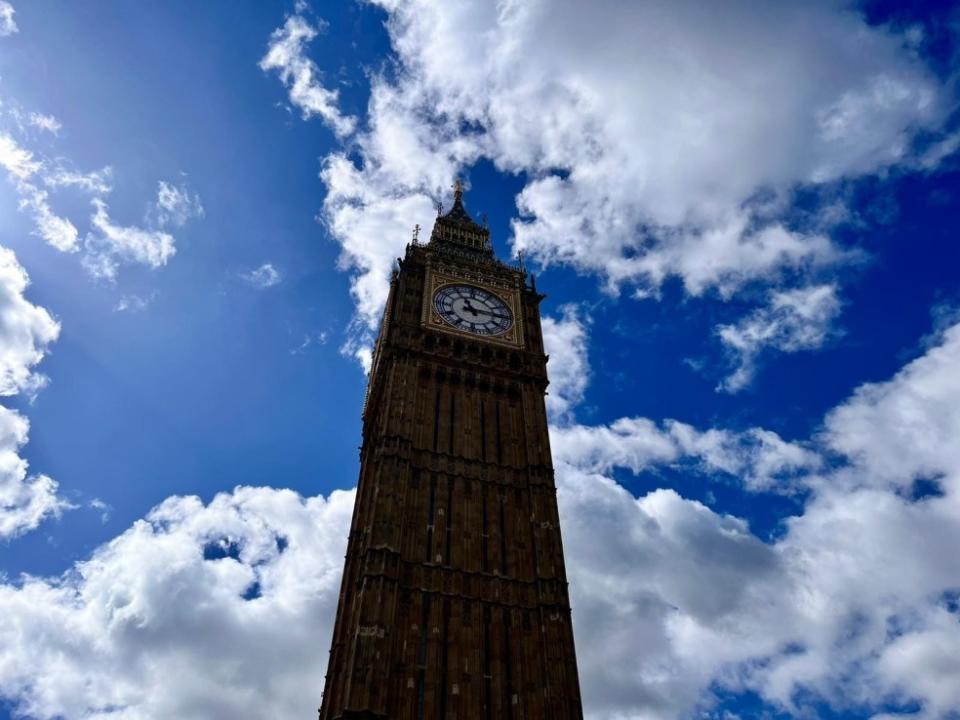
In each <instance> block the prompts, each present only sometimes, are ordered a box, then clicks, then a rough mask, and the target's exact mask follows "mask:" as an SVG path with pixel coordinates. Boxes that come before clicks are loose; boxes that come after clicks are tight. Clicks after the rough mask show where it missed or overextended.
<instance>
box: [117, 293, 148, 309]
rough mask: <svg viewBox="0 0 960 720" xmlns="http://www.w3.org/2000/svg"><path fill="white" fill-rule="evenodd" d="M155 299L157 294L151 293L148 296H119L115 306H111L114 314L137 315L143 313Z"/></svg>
mask: <svg viewBox="0 0 960 720" xmlns="http://www.w3.org/2000/svg"><path fill="white" fill-rule="evenodd" d="M156 299H157V293H156V292H152V293H150V294H149V295H145V296H144V295H121V296H120V299H119V300H117V303H116V305H114V306H113V311H114V312H129V313H138V312H143V311H144V310H146V309H147V308H148V307H150V305H151V303H153V301H154V300H156Z"/></svg>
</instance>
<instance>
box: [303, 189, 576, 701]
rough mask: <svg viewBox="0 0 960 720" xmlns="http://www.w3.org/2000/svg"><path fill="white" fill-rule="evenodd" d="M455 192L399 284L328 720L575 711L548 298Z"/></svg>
mask: <svg viewBox="0 0 960 720" xmlns="http://www.w3.org/2000/svg"><path fill="white" fill-rule="evenodd" d="M462 196H463V191H462V188H461V186H460V185H459V183H458V184H457V186H456V188H455V193H454V203H453V207H452V208H451V210H450V212H448V213H447V214H446V215H443V216H439V217H438V218H437V220H436V224H435V225H434V227H433V232H432V234H431V236H430V241H429V243H426V244H424V243H420V242H418V241H417V240H416V239H414V241H413V242H412V243H411V244H410V245H408V246H407V250H406V255H405V257H404V258H403V260H402V261H401V262H400V265H399V270H398V271H397V272H396V273H395V275H394V277H393V280H392V282H391V284H390V295H389V299H388V300H387V305H386V308H385V309H384V314H383V324H382V326H381V329H380V336H379V338H378V340H377V345H376V348H375V351H374V355H373V365H372V368H371V371H370V383H369V387H368V390H367V402H366V406H365V408H364V415H363V446H362V448H361V453H360V454H361V460H360V481H359V485H358V488H357V500H356V506H355V508H354V512H353V523H352V526H351V529H350V539H349V543H348V546H347V556H346V563H345V566H344V572H343V584H342V587H341V590H340V604H339V607H338V609H337V619H336V624H335V627H334V632H333V644H332V648H331V650H330V661H329V666H328V669H327V678H326V686H325V689H324V694H323V703H322V707H321V709H320V718H321V720H339V719H341V718H342V719H343V720H347V719H348V718H349V719H353V718H365V719H366V718H389V719H390V720H426V719H429V720H434V719H446V718H450V719H453V718H459V719H461V720H501V719H510V720H540V719H541V718H542V719H545V720H546V719H549V720H568V719H571V718H581V717H582V715H583V713H582V710H581V702H580V688H579V683H578V681H577V663H576V656H575V654H574V646H573V629H572V626H571V622H570V603H569V599H568V595H567V578H566V572H565V570H564V564H563V548H562V545H561V541H560V523H559V518H558V515H557V497H556V487H555V485H554V477H553V464H552V462H551V458H550V441H549V437H548V434H547V415H546V409H545V406H544V394H545V392H546V388H547V358H546V356H545V355H544V352H543V338H542V336H541V330H540V310H539V306H540V301H541V300H542V299H543V295H540V294H538V293H537V291H536V288H535V287H531V286H528V285H527V282H526V274H525V272H524V271H523V270H522V269H520V268H516V267H513V266H510V265H507V264H504V263H502V262H500V261H499V260H497V259H496V257H495V256H494V254H493V250H492V247H491V245H490V233H489V231H488V230H487V229H486V228H485V227H483V226H481V225H478V224H477V223H475V222H474V221H473V220H472V219H471V218H470V216H469V215H468V214H467V212H466V210H465V209H464V207H463V197H462Z"/></svg>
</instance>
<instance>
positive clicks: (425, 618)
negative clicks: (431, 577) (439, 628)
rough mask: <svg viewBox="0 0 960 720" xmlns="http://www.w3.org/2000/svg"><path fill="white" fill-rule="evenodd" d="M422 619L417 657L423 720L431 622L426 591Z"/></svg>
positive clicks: (419, 717)
mask: <svg viewBox="0 0 960 720" xmlns="http://www.w3.org/2000/svg"><path fill="white" fill-rule="evenodd" d="M420 620H421V624H420V653H419V655H420V657H419V658H418V659H417V663H418V664H419V665H420V670H419V672H418V677H417V720H423V701H424V695H425V694H426V693H425V688H424V686H425V685H426V679H427V637H428V631H427V625H428V624H429V623H430V596H429V595H427V594H426V593H424V595H423V613H422V615H421V618H420Z"/></svg>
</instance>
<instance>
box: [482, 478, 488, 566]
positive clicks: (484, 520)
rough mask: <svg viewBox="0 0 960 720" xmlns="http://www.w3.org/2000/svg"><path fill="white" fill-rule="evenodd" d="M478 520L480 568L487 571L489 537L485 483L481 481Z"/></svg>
mask: <svg viewBox="0 0 960 720" xmlns="http://www.w3.org/2000/svg"><path fill="white" fill-rule="evenodd" d="M480 522H481V528H480V569H481V570H483V572H488V571H489V570H490V562H489V558H488V557H487V540H488V538H489V534H488V532H487V485H486V483H485V482H483V481H481V484H480Z"/></svg>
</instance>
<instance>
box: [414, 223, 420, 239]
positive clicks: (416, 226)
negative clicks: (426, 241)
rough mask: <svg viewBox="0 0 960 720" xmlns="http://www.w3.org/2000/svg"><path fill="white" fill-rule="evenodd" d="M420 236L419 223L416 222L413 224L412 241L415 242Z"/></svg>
mask: <svg viewBox="0 0 960 720" xmlns="http://www.w3.org/2000/svg"><path fill="white" fill-rule="evenodd" d="M419 237H420V223H417V224H416V225H414V226H413V242H414V243H416V242H417V239H418V238H419Z"/></svg>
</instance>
